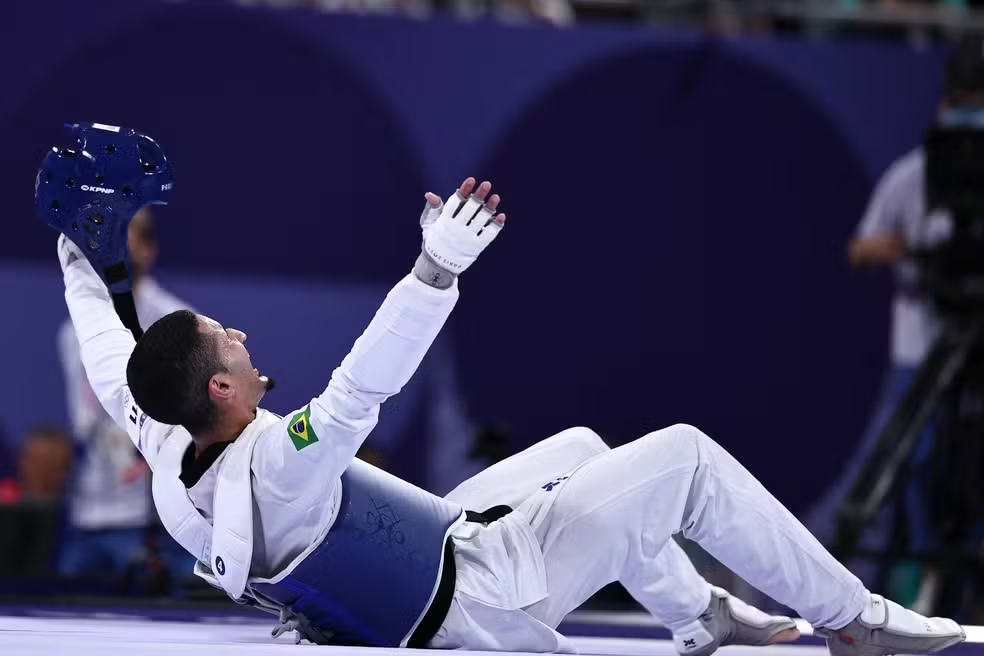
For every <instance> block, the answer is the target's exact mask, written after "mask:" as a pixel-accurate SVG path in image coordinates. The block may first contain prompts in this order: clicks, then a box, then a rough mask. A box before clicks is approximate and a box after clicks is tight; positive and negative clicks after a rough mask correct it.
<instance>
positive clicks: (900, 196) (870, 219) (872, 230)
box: [857, 159, 922, 238]
mask: <svg viewBox="0 0 984 656" xmlns="http://www.w3.org/2000/svg"><path fill="white" fill-rule="evenodd" d="M909 169H911V164H910V162H908V161H907V160H906V159H902V160H899V161H897V162H895V163H894V164H892V166H890V167H889V168H888V170H887V171H886V172H885V174H884V175H883V176H882V177H881V179H879V180H878V184H877V185H876V186H875V190H874V192H873V193H872V195H871V199H870V200H869V201H868V207H867V209H866V210H865V213H864V217H862V219H861V223H860V224H859V225H858V230H857V237H859V238H864V237H873V236H876V235H885V234H893V233H894V234H898V235H899V236H904V232H905V225H904V223H905V208H906V203H910V202H912V198H911V196H912V195H913V194H914V193H921V191H922V190H921V189H920V188H919V185H918V184H915V185H914V184H913V183H912V180H911V179H910V178H911V175H909Z"/></svg>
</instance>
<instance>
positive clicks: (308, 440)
mask: <svg viewBox="0 0 984 656" xmlns="http://www.w3.org/2000/svg"><path fill="white" fill-rule="evenodd" d="M287 434H288V435H290V441H291V442H293V443H294V448H295V449H297V450H298V451H300V450H301V449H303V448H304V447H306V446H311V445H312V444H314V443H315V442H317V441H318V435H317V433H315V432H314V426H312V425H311V406H310V405H308V406H307V407H306V408H304V410H302V411H301V412H298V413H297V414H296V415H294V417H293V418H292V419H291V420H290V425H289V426H287Z"/></svg>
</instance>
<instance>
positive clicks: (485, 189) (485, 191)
mask: <svg viewBox="0 0 984 656" xmlns="http://www.w3.org/2000/svg"><path fill="white" fill-rule="evenodd" d="M490 191H492V183H491V182H489V181H488V180H485V181H483V182H482V184H480V185H478V189H476V190H475V199H476V200H478V201H479V202H484V201H485V197H486V196H488V195H489V192H490Z"/></svg>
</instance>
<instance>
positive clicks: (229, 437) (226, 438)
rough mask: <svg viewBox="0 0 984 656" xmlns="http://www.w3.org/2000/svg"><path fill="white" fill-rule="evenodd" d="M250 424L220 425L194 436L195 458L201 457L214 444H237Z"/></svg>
mask: <svg viewBox="0 0 984 656" xmlns="http://www.w3.org/2000/svg"><path fill="white" fill-rule="evenodd" d="M247 426H249V423H246V424H243V423H242V422H225V423H224V424H223V423H219V424H218V425H217V426H216V427H215V428H214V429H212V430H209V431H206V432H204V433H200V434H198V435H195V436H194V442H195V456H196V457H197V456H200V455H201V454H202V452H203V451H205V449H207V448H208V447H210V446H212V445H213V444H221V443H223V442H235V441H236V439H237V438H238V437H239V436H240V435H242V432H243V431H244V430H246V427H247Z"/></svg>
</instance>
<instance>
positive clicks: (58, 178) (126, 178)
mask: <svg viewBox="0 0 984 656" xmlns="http://www.w3.org/2000/svg"><path fill="white" fill-rule="evenodd" d="M65 127H66V128H67V129H68V130H69V132H70V134H71V139H70V140H69V141H68V142H67V143H66V144H65V145H63V146H60V147H59V146H55V147H54V148H52V149H51V151H50V152H49V153H48V154H47V155H45V157H44V160H43V161H42V162H41V168H40V169H39V170H38V174H37V178H36V179H35V182H34V205H35V211H36V212H37V215H38V217H39V218H40V219H41V220H42V221H44V222H45V223H46V224H47V225H49V226H51V227H52V228H54V229H55V230H57V231H58V232H61V233H62V234H64V235H65V236H66V237H68V238H69V239H71V240H72V241H73V242H75V244H76V245H77V246H78V247H79V248H80V249H81V250H82V252H83V253H84V254H85V256H86V257H87V258H88V259H89V261H90V262H91V263H92V265H93V268H95V269H96V271H97V272H98V273H99V274H100V275H101V276H102V277H103V279H104V280H105V281H106V284H107V286H108V287H109V289H110V291H111V292H113V293H114V294H121V293H125V292H130V291H132V289H133V276H132V270H131V267H130V253H129V250H128V249H127V229H128V228H129V225H130V221H131V219H133V216H134V215H135V214H136V213H137V212H138V211H139V210H140V209H141V208H143V207H146V206H147V205H166V204H167V203H168V202H169V201H170V198H171V190H172V187H173V184H174V183H173V179H172V176H171V170H170V168H169V166H168V162H167V157H166V156H165V155H164V151H163V150H162V149H161V147H160V146H159V145H158V144H157V142H156V141H154V140H153V139H151V138H150V137H148V136H147V135H146V134H142V133H140V132H137V131H136V130H133V129H131V128H121V127H117V126H114V125H106V124H104V123H74V124H69V125H66V126H65Z"/></svg>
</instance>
